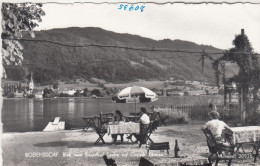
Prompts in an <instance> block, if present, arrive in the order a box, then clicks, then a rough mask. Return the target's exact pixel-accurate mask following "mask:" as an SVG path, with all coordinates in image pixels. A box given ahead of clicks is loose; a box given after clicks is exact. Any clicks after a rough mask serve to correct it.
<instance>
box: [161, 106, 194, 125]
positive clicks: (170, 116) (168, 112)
mask: <svg viewBox="0 0 260 166" xmlns="http://www.w3.org/2000/svg"><path fill="white" fill-rule="evenodd" d="M157 111H158V112H160V116H161V118H162V119H166V123H167V124H185V123H188V122H189V119H190V118H189V115H188V114H187V113H185V112H180V111H178V110H172V109H167V108H165V109H159V110H157Z"/></svg>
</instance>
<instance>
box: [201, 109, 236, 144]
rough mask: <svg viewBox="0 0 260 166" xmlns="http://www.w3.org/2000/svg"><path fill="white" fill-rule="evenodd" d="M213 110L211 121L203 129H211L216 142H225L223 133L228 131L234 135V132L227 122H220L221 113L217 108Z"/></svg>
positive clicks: (210, 113)
mask: <svg viewBox="0 0 260 166" xmlns="http://www.w3.org/2000/svg"><path fill="white" fill-rule="evenodd" d="M212 109H213V110H212V111H211V112H209V114H208V116H209V119H210V121H208V122H207V123H206V125H205V126H204V127H202V129H205V128H207V129H209V130H210V131H211V133H212V135H213V136H214V138H215V139H216V141H220V142H223V141H224V140H223V138H222V131H223V130H224V129H226V130H228V131H229V132H230V133H232V130H231V129H230V127H229V126H228V125H227V124H226V123H225V122H223V121H221V120H219V113H218V112H217V111H216V107H214V106H213V107H212Z"/></svg>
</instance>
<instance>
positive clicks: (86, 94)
mask: <svg viewBox="0 0 260 166" xmlns="http://www.w3.org/2000/svg"><path fill="white" fill-rule="evenodd" d="M82 95H83V96H84V97H87V96H88V88H85V89H83V94H82Z"/></svg>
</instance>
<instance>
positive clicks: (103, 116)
mask: <svg viewBox="0 0 260 166" xmlns="http://www.w3.org/2000/svg"><path fill="white" fill-rule="evenodd" d="M99 117H100V124H101V125H103V124H107V123H108V122H112V121H113V120H114V113H113V112H109V113H102V112H101V113H100V115H99Z"/></svg>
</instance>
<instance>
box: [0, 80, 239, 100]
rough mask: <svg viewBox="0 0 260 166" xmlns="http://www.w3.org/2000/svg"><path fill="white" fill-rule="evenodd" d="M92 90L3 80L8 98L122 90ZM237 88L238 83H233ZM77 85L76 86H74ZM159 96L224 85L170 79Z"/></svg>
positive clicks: (210, 91) (216, 90) (209, 91)
mask: <svg viewBox="0 0 260 166" xmlns="http://www.w3.org/2000/svg"><path fill="white" fill-rule="evenodd" d="M99 86H100V87H98V88H94V89H92V90H90V89H91V88H90V89H88V87H85V88H82V89H76V88H60V87H59V83H58V82H56V83H54V84H53V85H49V86H45V87H38V86H35V83H34V80H33V77H31V78H30V80H29V81H28V83H21V82H19V81H3V82H2V88H3V91H4V93H3V96H4V97H6V98H40V99H41V98H55V97H94V98H96V97H107V96H113V95H115V94H116V93H117V92H119V91H120V88H119V87H117V88H111V87H110V88H108V87H106V86H105V85H104V84H103V85H99ZM232 86H233V88H234V89H235V88H236V85H235V84H234V85H232ZM74 87H75V86H74ZM152 90H153V91H154V92H155V93H156V94H157V95H158V96H198V95H218V94H220V95H222V94H223V93H224V85H220V87H217V86H213V85H208V84H206V83H203V82H199V81H184V80H173V79H169V80H167V81H165V82H164V87H163V88H153V89H152Z"/></svg>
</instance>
